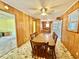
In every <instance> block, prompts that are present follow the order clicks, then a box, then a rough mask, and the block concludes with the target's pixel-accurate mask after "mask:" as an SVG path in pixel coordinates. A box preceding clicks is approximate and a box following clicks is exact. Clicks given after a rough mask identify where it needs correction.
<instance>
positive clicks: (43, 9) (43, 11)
mask: <svg viewBox="0 0 79 59" xmlns="http://www.w3.org/2000/svg"><path fill="white" fill-rule="evenodd" d="M46 11H47V9H46V8H42V9H41V12H42V13H41V15H42V16H45V15H47V13H46Z"/></svg>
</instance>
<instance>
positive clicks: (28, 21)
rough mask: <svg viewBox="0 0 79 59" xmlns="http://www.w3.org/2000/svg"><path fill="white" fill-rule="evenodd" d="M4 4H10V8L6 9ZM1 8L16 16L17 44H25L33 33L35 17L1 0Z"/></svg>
mask: <svg viewBox="0 0 79 59" xmlns="http://www.w3.org/2000/svg"><path fill="white" fill-rule="evenodd" d="M4 6H8V7H9V9H5V7H4ZM0 9H1V10H4V11H6V12H9V13H12V14H14V15H15V17H16V32H17V33H16V34H17V46H18V47H19V46H21V45H22V44H24V43H25V42H26V41H27V40H28V39H29V36H30V33H32V20H33V18H32V17H31V16H29V15H27V14H25V13H23V12H21V11H19V10H17V9H15V8H13V7H11V6H9V5H8V4H6V3H4V2H2V1H0Z"/></svg>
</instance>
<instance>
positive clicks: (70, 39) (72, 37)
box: [62, 1, 79, 59]
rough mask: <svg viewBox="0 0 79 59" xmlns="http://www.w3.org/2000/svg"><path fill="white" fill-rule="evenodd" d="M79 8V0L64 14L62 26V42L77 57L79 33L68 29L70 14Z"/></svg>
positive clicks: (78, 52) (78, 57) (77, 58)
mask: <svg viewBox="0 0 79 59" xmlns="http://www.w3.org/2000/svg"><path fill="white" fill-rule="evenodd" d="M78 8H79V1H78V2H77V3H76V4H74V5H73V6H72V7H71V8H70V9H69V10H68V11H67V12H66V13H64V15H63V16H62V19H63V27H62V42H63V44H64V45H65V47H66V48H67V49H68V50H69V51H70V52H71V54H72V55H73V56H74V58H75V59H79V33H74V32H70V31H68V30H67V25H68V15H69V14H70V13H71V12H73V11H74V10H76V9H78Z"/></svg>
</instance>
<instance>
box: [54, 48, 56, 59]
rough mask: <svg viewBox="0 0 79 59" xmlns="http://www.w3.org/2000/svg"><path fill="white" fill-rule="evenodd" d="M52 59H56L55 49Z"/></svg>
mask: <svg viewBox="0 0 79 59" xmlns="http://www.w3.org/2000/svg"><path fill="white" fill-rule="evenodd" d="M54 59H56V53H55V49H54Z"/></svg>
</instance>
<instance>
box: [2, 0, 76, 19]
mask: <svg viewBox="0 0 79 59" xmlns="http://www.w3.org/2000/svg"><path fill="white" fill-rule="evenodd" d="M2 1H4V2H5V3H7V4H9V5H11V6H13V7H15V8H16V9H18V10H21V11H23V12H24V13H26V14H29V15H31V16H33V17H35V18H41V16H40V15H41V11H40V9H41V8H46V9H47V14H48V15H47V17H48V18H49V19H55V18H56V17H59V16H61V15H62V14H63V13H64V12H65V11H66V10H67V9H68V8H69V7H70V6H71V5H72V4H73V3H74V2H76V1H77V0H2ZM43 18H44V17H43Z"/></svg>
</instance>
